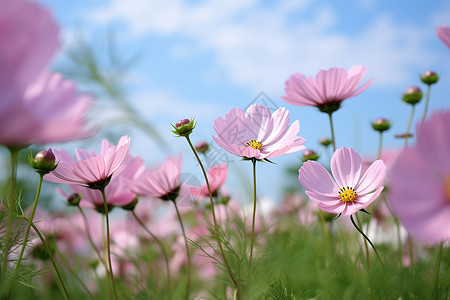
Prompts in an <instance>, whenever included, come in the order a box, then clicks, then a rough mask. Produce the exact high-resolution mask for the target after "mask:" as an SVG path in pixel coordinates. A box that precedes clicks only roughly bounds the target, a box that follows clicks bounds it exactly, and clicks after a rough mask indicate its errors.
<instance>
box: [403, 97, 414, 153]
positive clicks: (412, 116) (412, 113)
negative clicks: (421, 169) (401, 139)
mask: <svg viewBox="0 0 450 300" xmlns="http://www.w3.org/2000/svg"><path fill="white" fill-rule="evenodd" d="M415 107H416V106H415V105H414V104H412V105H411V114H410V115H409V121H408V126H407V127H406V134H405V147H408V138H409V135H410V133H409V131H410V130H411V125H412V121H413V119H414V112H415Z"/></svg>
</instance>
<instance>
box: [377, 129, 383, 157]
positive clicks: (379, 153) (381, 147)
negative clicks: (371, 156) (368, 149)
mask: <svg viewBox="0 0 450 300" xmlns="http://www.w3.org/2000/svg"><path fill="white" fill-rule="evenodd" d="M381 155H383V131H380V137H379V139H378V155H377V159H381Z"/></svg>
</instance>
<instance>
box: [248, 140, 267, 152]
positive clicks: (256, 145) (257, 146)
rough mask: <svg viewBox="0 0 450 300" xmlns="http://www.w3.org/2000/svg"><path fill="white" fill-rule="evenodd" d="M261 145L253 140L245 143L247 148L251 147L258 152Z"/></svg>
mask: <svg viewBox="0 0 450 300" xmlns="http://www.w3.org/2000/svg"><path fill="white" fill-rule="evenodd" d="M262 146H263V144H262V143H261V142H259V141H257V140H255V139H252V140H250V141H248V142H247V147H252V148H254V149H258V150H260V149H261V147H262Z"/></svg>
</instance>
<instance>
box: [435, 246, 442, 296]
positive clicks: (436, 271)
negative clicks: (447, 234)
mask: <svg viewBox="0 0 450 300" xmlns="http://www.w3.org/2000/svg"><path fill="white" fill-rule="evenodd" d="M443 247H444V242H441V244H440V245H439V249H438V253H437V257H436V264H435V265H434V289H433V294H434V299H438V298H439V271H440V269H441V257H442V248H443Z"/></svg>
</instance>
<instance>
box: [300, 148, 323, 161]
mask: <svg viewBox="0 0 450 300" xmlns="http://www.w3.org/2000/svg"><path fill="white" fill-rule="evenodd" d="M318 159H319V155H318V154H317V153H316V152H314V150H311V149H306V150H305V151H303V158H302V160H303V162H306V161H308V160H318Z"/></svg>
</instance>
